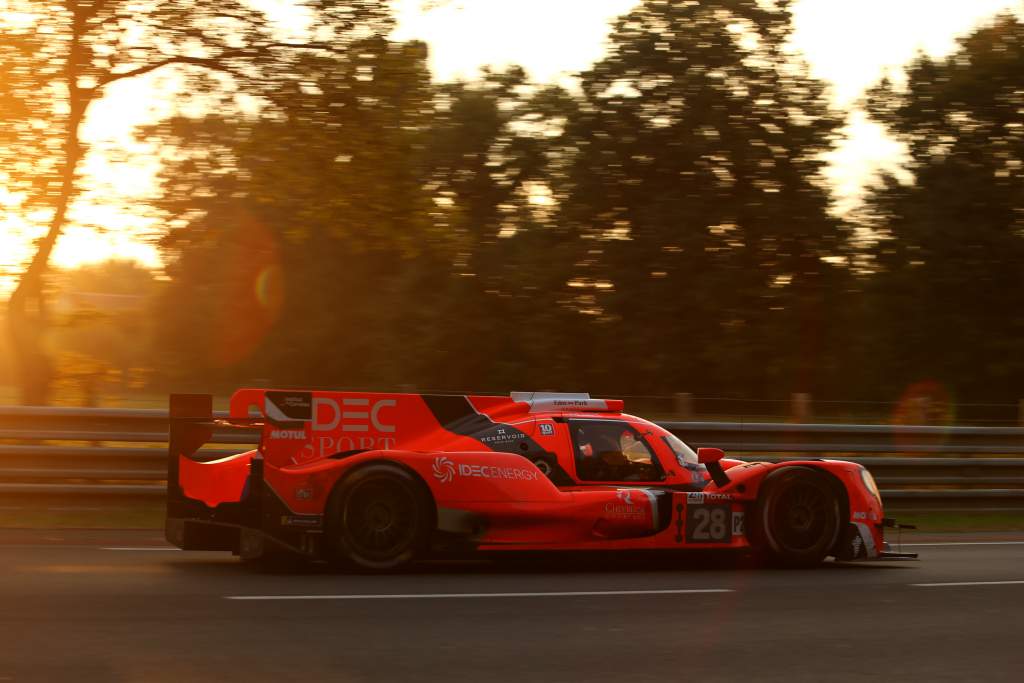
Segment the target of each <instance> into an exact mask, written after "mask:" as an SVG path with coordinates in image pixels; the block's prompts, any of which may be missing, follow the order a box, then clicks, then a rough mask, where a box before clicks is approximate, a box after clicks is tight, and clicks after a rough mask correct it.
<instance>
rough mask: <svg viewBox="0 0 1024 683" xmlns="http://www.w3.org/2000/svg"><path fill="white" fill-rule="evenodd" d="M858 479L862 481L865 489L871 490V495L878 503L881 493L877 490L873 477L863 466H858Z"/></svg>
mask: <svg viewBox="0 0 1024 683" xmlns="http://www.w3.org/2000/svg"><path fill="white" fill-rule="evenodd" d="M860 480H861V481H862V482H864V486H865V487H866V488H867V490H868V491H871V495H873V496H874V497H875V499H876V500H877V501H878V502H879V503H881V502H882V494H881V493H879V492H878V484H876V483H875V478H874V477H872V476H871V473H870V472H868V471H867V469H866V468H864V467H861V468H860Z"/></svg>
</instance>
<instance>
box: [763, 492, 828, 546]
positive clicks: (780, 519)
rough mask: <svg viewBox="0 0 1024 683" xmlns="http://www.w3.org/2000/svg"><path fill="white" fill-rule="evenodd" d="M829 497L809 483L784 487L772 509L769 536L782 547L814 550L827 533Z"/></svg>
mask: <svg viewBox="0 0 1024 683" xmlns="http://www.w3.org/2000/svg"><path fill="white" fill-rule="evenodd" d="M830 507H834V506H833V504H832V500H831V497H830V496H829V495H828V494H827V493H826V492H825V491H822V490H821V489H820V488H819V487H817V486H814V485H813V484H808V483H804V482H800V483H796V484H794V485H792V486H791V487H789V488H788V490H786V491H785V492H784V493H783V494H782V495H781V496H779V499H778V501H777V502H776V504H775V509H774V510H773V511H772V529H773V531H774V533H773V536H775V540H776V541H777V542H778V544H779V546H780V547H781V549H782V550H785V551H787V552H797V553H799V552H806V551H809V550H813V549H815V548H816V547H817V546H818V545H819V544H820V543H821V542H822V541H823V540H825V539H824V537H825V534H827V533H829V528H830V526H831V521H830V520H831V517H832V516H833V515H832V510H831V509H830Z"/></svg>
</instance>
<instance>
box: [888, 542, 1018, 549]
mask: <svg viewBox="0 0 1024 683" xmlns="http://www.w3.org/2000/svg"><path fill="white" fill-rule="evenodd" d="M890 543H891V541H890ZM896 545H905V546H907V547H908V548H930V547H935V548H938V547H941V546H946V545H1024V541H955V542H954V541H950V542H948V543H903V544H900V543H897V544H896Z"/></svg>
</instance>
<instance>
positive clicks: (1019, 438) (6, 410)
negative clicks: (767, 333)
mask: <svg viewBox="0 0 1024 683" xmlns="http://www.w3.org/2000/svg"><path fill="white" fill-rule="evenodd" d="M222 416H226V415H222ZM660 424H661V425H662V426H663V427H665V428H666V429H668V430H669V431H671V432H673V433H674V434H677V435H678V436H680V437H681V438H682V439H683V440H684V441H686V442H687V443H689V444H690V445H691V446H694V447H698V446H716V447H718V448H722V449H724V450H726V451H727V452H728V453H729V454H730V455H733V456H735V457H739V458H741V459H746V460H749V459H756V460H769V461H779V460H792V459H801V458H803V459H806V458H808V457H825V456H832V457H841V458H842V459H844V460H852V461H854V462H858V463H860V464H862V465H864V466H865V467H867V468H868V469H869V470H871V472H872V474H873V475H874V476H875V478H876V479H877V480H878V483H879V486H880V487H881V489H882V495H883V498H884V499H885V501H886V505H887V507H890V508H897V509H898V508H904V509H906V508H913V509H947V510H948V509H972V510H1024V429H1022V428H1008V427H939V426H889V425H844V424H774V423H731V422H661V423H660ZM257 438H258V435H257V434H255V433H254V432H252V431H251V430H239V429H231V428H224V429H219V430H216V431H215V433H214V436H213V439H212V440H211V442H210V444H208V445H207V447H205V448H204V449H203V450H202V451H200V455H201V457H204V458H206V459H215V458H219V457H224V456H226V455H230V454H232V453H236V452H238V450H239V448H238V446H250V445H252V444H254V443H256V441H257ZM166 443H167V412H166V411H164V410H111V409H103V408H33V407H0V495H2V496H27V495H34V496H54V497H80V496H89V497H99V498H103V499H108V500H114V499H126V500H129V499H139V498H152V499H159V498H160V497H162V496H163V495H164V491H165V485H164V476H165V472H166V458H167V454H166ZM230 446H234V448H230ZM762 454H765V455H762ZM767 454H771V455H767ZM993 456H1002V457H993ZM1010 456H1018V457H1010Z"/></svg>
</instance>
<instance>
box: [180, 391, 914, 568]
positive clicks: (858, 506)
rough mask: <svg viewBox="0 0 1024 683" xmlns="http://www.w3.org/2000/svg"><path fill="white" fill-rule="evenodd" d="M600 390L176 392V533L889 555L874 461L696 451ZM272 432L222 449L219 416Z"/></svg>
mask: <svg viewBox="0 0 1024 683" xmlns="http://www.w3.org/2000/svg"><path fill="white" fill-rule="evenodd" d="M622 408H623V403H622V401H619V400H603V399H594V398H591V397H590V396H589V395H587V394H549V393H513V394H511V395H510V396H508V397H503V396H440V395H427V394H389V393H356V392H331V391H273V390H262V389H241V390H239V391H237V392H235V394H234V395H233V396H232V397H231V402H230V410H229V417H227V418H224V419H215V418H214V414H213V411H212V399H211V397H210V396H208V395H192V394H190V395H173V396H171V402H170V418H171V420H170V453H169V459H168V477H167V488H168V497H167V524H166V535H167V539H168V540H169V541H170V542H171V543H173V544H174V545H176V546H178V547H180V548H183V549H186V550H230V551H233V552H234V553H236V554H238V555H240V556H241V557H242V558H244V559H256V558H260V557H266V556H269V555H271V554H280V553H294V554H298V555H302V556H306V557H308V558H311V559H317V560H328V561H331V562H335V563H338V564H340V565H343V566H348V567H351V568H355V569H359V570H363V571H365V570H370V571H386V570H392V569H396V568H398V567H401V566H403V565H406V564H408V563H410V562H412V561H413V560H415V559H417V558H422V557H425V556H429V555H431V554H432V553H442V552H446V551H463V550H470V551H509V550H520V551H522V550H530V551H540V550H572V551H582V550H643V549H652V550H668V549H732V550H739V551H748V552H753V553H757V554H759V555H763V556H765V557H766V558H767V559H769V560H772V561H774V562H775V563H776V564H782V565H788V566H798V567H806V566H811V565H816V564H819V563H821V562H822V560H824V559H825V558H826V557H828V556H833V557H835V558H837V559H841V560H855V559H874V558H883V557H892V558H907V557H913V555H910V554H902V553H893V552H889V548H888V545H887V544H886V543H885V541H884V539H883V530H884V528H885V527H887V526H894V525H895V523H894V522H893V521H892V520H891V519H888V518H884V517H883V516H882V501H881V498H880V496H879V492H878V487H877V486H876V485H875V482H874V480H873V479H872V477H871V475H870V474H869V473H868V471H867V470H866V469H864V468H863V467H862V466H860V465H858V464H856V463H851V462H843V461H838V460H818V459H807V460H801V461H791V462H785V463H766V462H753V463H745V462H741V461H739V460H732V459H726V458H725V457H724V454H723V452H722V451H721V450H719V449H716V448H699V449H698V450H697V451H696V452H694V451H693V450H692V449H690V448H689V447H688V446H687V445H686V444H685V443H683V442H682V441H681V440H680V439H679V438H677V437H676V436H675V435H673V434H672V433H670V432H668V431H666V430H665V429H662V428H661V427H659V426H658V425H656V424H654V423H652V422H648V421H647V420H643V419H641V418H638V417H634V416H632V415H627V414H625V413H623V412H622ZM225 424H229V425H234V426H236V427H239V426H241V427H247V428H249V429H253V430H258V431H259V445H258V447H257V448H256V449H255V450H251V451H248V452H245V453H240V454H238V455H233V456H230V457H226V458H222V459H219V460H215V461H212V462H204V461H202V460H201V459H200V458H199V456H198V455H197V453H200V451H199V449H200V447H201V446H202V445H203V444H204V443H206V442H207V441H208V440H210V439H211V438H212V435H213V434H214V430H215V429H218V428H219V426H220V425H225Z"/></svg>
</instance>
